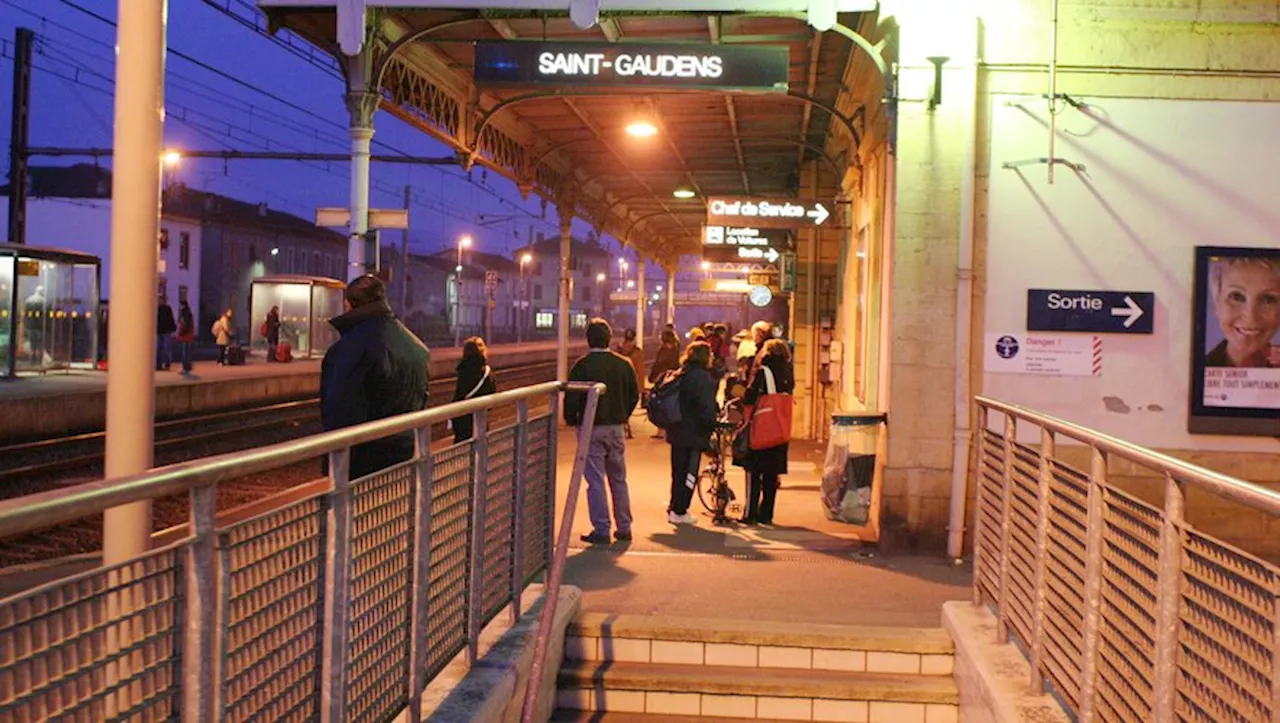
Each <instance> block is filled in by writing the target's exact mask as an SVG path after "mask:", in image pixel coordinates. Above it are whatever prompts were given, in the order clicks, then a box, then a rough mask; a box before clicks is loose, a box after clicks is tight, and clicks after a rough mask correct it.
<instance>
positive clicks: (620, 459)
mask: <svg viewBox="0 0 1280 723" xmlns="http://www.w3.org/2000/svg"><path fill="white" fill-rule="evenodd" d="M612 336H613V330H612V329H611V328H610V327H609V322H607V321H605V320H604V319H592V320H591V323H590V324H588V325H587V346H588V347H589V348H590V349H589V351H588V352H587V354H586V356H584V357H582V358H581V359H579V360H578V361H577V363H575V364H574V365H573V369H572V370H570V372H569V381H571V382H600V383H602V384H604V385H605V393H604V394H603V395H601V397H600V402H599V404H598V405H597V406H596V418H595V426H594V427H593V428H592V430H591V440H590V442H589V444H590V447H588V449H587V467H586V470H585V471H584V472H583V476H584V477H586V479H587V509H588V511H589V512H590V514H591V528H592V530H591V532H590V534H586V535H583V536H582V541H583V542H589V543H591V544H593V545H607V544H609V543H610V542H612V538H611V537H610V536H609V527H610V525H609V522H610V520H609V501H610V498H611V499H612V501H613V521H614V522H615V523H616V525H617V537H618V539H619V540H624V541H625V540H630V539H631V496H630V493H629V491H628V490H627V459H626V454H627V442H626V437H625V432H624V430H623V425H624V424H625V423H626V421H627V419H629V418H630V417H631V411H632V410H634V409H635V408H636V404H637V403H638V402H639V401H640V389H639V387H638V386H637V385H636V372H635V369H634V368H633V367H632V366H631V362H630V361H628V360H627V359H626V358H625V357H623V356H620V355H618V354H615V353H614V352H612V351H609V340H610V339H611V338H612ZM586 402H587V400H586V395H585V394H583V393H581V392H576V393H575V392H570V393H567V394H565V397H564V420H565V423H566V424H568V425H570V426H572V427H576V426H578V425H580V424H582V421H583V420H582V415H583V411H584V409H585V406H586ZM606 477H607V478H608V482H609V484H608V495H607V496H606V494H605V478H606Z"/></svg>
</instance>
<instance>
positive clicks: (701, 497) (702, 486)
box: [696, 466, 717, 515]
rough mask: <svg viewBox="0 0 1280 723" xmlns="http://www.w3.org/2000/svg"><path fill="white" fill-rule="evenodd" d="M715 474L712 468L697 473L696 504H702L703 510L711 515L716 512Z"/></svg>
mask: <svg viewBox="0 0 1280 723" xmlns="http://www.w3.org/2000/svg"><path fill="white" fill-rule="evenodd" d="M716 482H717V480H716V474H715V471H714V469H713V468H712V467H710V466H708V467H706V468H705V469H702V470H700V471H699V472H698V484H697V487H696V489H697V492H698V502H701V503H702V507H703V509H705V510H706V511H707V512H710V513H711V514H713V515H714V514H715V512H716Z"/></svg>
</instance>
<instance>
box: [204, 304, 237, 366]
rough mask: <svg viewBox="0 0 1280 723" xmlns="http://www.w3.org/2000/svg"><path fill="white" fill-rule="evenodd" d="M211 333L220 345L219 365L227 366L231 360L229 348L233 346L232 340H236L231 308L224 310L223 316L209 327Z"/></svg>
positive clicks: (215, 341)
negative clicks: (228, 353) (228, 352)
mask: <svg viewBox="0 0 1280 723" xmlns="http://www.w3.org/2000/svg"><path fill="white" fill-rule="evenodd" d="M209 334H211V335H212V336H213V341H214V343H216V344H217V345H218V365H219V366H225V365H227V364H229V363H230V362H231V360H230V359H229V358H228V357H227V348H228V347H230V346H231V342H232V341H233V340H235V337H236V332H235V327H233V326H232V325H231V309H227V310H226V311H224V312H222V316H219V317H218V320H217V321H215V322H213V326H212V327H210V329H209Z"/></svg>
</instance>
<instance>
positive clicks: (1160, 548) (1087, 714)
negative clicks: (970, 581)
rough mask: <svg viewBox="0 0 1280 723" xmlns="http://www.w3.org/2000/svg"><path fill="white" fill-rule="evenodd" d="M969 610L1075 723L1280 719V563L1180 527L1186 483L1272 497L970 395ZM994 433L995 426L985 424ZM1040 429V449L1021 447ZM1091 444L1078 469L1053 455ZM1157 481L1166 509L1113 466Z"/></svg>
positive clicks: (1257, 505) (1273, 510) (1261, 502)
mask: <svg viewBox="0 0 1280 723" xmlns="http://www.w3.org/2000/svg"><path fill="white" fill-rule="evenodd" d="M977 405H978V431H979V435H980V437H979V440H978V447H977V480H976V482H977V504H976V507H977V509H976V514H975V525H974V526H975V543H974V587H973V589H974V601H975V603H978V604H985V605H989V606H991V607H992V608H993V610H994V612H995V615H996V617H997V620H998V625H997V636H998V638H999V641H1000V642H1007V641H1009V640H1012V641H1013V642H1014V643H1015V644H1017V645H1018V646H1020V647H1021V648H1022V650H1023V652H1024V653H1025V654H1026V655H1027V657H1028V659H1029V661H1030V663H1031V680H1030V687H1031V692H1032V693H1033V694H1040V693H1043V692H1045V690H1046V688H1048V689H1049V690H1051V691H1052V692H1053V693H1054V694H1055V695H1056V696H1057V697H1058V699H1059V700H1060V701H1061V702H1062V703H1063V704H1064V705H1065V706H1066V707H1067V708H1068V709H1070V711H1071V712H1072V713H1074V714H1075V715H1076V716H1077V718H1078V720H1079V721H1081V723H1093V722H1094V721H1159V722H1161V723H1163V722H1164V721H1203V722H1204V723H1226V722H1228V721H1230V722H1238V723H1260V722H1264V721H1277V720H1280V568H1277V567H1276V565H1274V564H1270V563H1268V562H1266V561H1264V560H1261V559H1259V558H1257V557H1255V556H1252V555H1250V554H1248V553H1246V552H1243V551H1241V550H1238V549H1236V548H1234V547H1232V546H1230V545H1227V544H1225V543H1223V542H1221V541H1219V540H1217V539H1215V538H1213V537H1211V536H1209V535H1206V534H1204V533H1203V532H1200V531H1198V530H1196V529H1195V527H1194V526H1192V525H1191V524H1189V523H1188V522H1187V520H1186V519H1185V517H1184V514H1183V513H1184V503H1185V493H1186V488H1187V487H1188V486H1194V487H1199V488H1200V489H1202V490H1203V491H1206V492H1210V493H1212V494H1214V495H1217V496H1220V497H1223V498H1226V499H1228V500H1230V501H1232V502H1235V503H1238V504H1240V505H1244V506H1247V507H1250V508H1252V509H1255V510H1259V511H1262V512H1264V513H1266V514H1269V515H1271V516H1273V517H1280V494H1277V493H1276V492H1273V491H1271V490H1268V489H1265V488H1262V487H1259V486H1256V485H1252V484H1249V483H1247V482H1243V481H1241V480H1238V479H1234V478H1231V477H1227V476H1225V475H1221V474H1217V473H1214V472H1211V471H1208V470H1205V469H1202V468H1199V467H1195V466H1193V465H1190V464H1187V463H1185V462H1181V461H1179V460H1176V459H1173V458H1172V457H1168V456H1165V455H1162V454H1158V453H1155V452H1152V451H1150V450H1147V449H1144V448H1141V447H1137V446H1135V445H1132V444H1129V443H1127V442H1123V441H1121V440H1118V439H1115V438H1112V437H1108V436H1106V435H1103V434H1100V433H1098V432H1094V431H1091V430H1089V429H1085V428H1083V427H1079V426H1076V425H1074V424H1070V423H1068V422H1065V421H1062V420H1060V419H1056V418H1054V417H1050V416H1046V415H1043V414H1040V413H1037V412H1034V411H1032V410H1029V409H1025V408H1023V407H1019V406H1016V405H1011V404H1005V403H1002V402H998V401H995V400H991V399H985V398H982V397H979V398H978V399H977ZM993 413H994V414H998V415H1000V416H1001V417H1002V418H1003V425H999V426H998V427H997V428H996V429H991V428H990V424H991V423H992V421H993V420H992V416H993ZM1027 427H1032V428H1034V429H1035V430H1036V432H1037V433H1038V435H1039V436H1038V447H1035V446H1031V445H1028V444H1024V443H1021V442H1019V441H1018V432H1019V430H1020V429H1022V430H1024V431H1025V430H1026V428H1027ZM1058 437H1065V438H1069V439H1072V440H1075V441H1077V442H1080V443H1082V444H1084V445H1086V446H1087V447H1088V448H1089V450H1090V457H1091V463H1090V465H1089V470H1088V471H1087V472H1085V471H1080V470H1077V469H1073V468H1072V467H1070V466H1068V465H1067V464H1065V463H1063V462H1062V461H1061V460H1060V459H1058V455H1057V449H1056V442H1057V439H1058ZM1112 458H1114V459H1116V460H1124V461H1127V462H1129V463H1131V464H1133V465H1137V466H1139V467H1142V468H1145V469H1147V470H1151V471H1154V472H1156V473H1157V474H1160V475H1163V477H1164V487H1163V489H1164V493H1163V506H1162V507H1156V506H1153V505H1151V504H1148V503H1146V502H1144V501H1142V500H1140V499H1138V498H1137V497H1135V496H1133V495H1130V494H1127V493H1126V492H1124V491H1122V490H1120V489H1119V488H1118V487H1116V486H1114V485H1113V484H1111V483H1110V482H1109V481H1108V477H1107V475H1108V460H1109V459H1112Z"/></svg>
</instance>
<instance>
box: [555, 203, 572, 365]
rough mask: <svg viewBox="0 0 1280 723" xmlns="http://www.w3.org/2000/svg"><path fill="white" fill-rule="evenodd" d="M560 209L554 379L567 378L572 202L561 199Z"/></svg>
mask: <svg viewBox="0 0 1280 723" xmlns="http://www.w3.org/2000/svg"><path fill="white" fill-rule="evenodd" d="M558 206H559V210H560V293H559V297H558V298H559V309H558V311H559V313H558V314H557V316H558V317H559V318H558V319H557V325H556V379H558V380H560V381H562V382H565V381H568V380H569V294H570V293H571V292H572V289H571V288H570V286H571V284H570V278H571V277H570V276H569V261H570V259H569V254H570V249H571V248H572V241H573V202H572V201H569V200H561V201H560V202H559V203H558Z"/></svg>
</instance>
